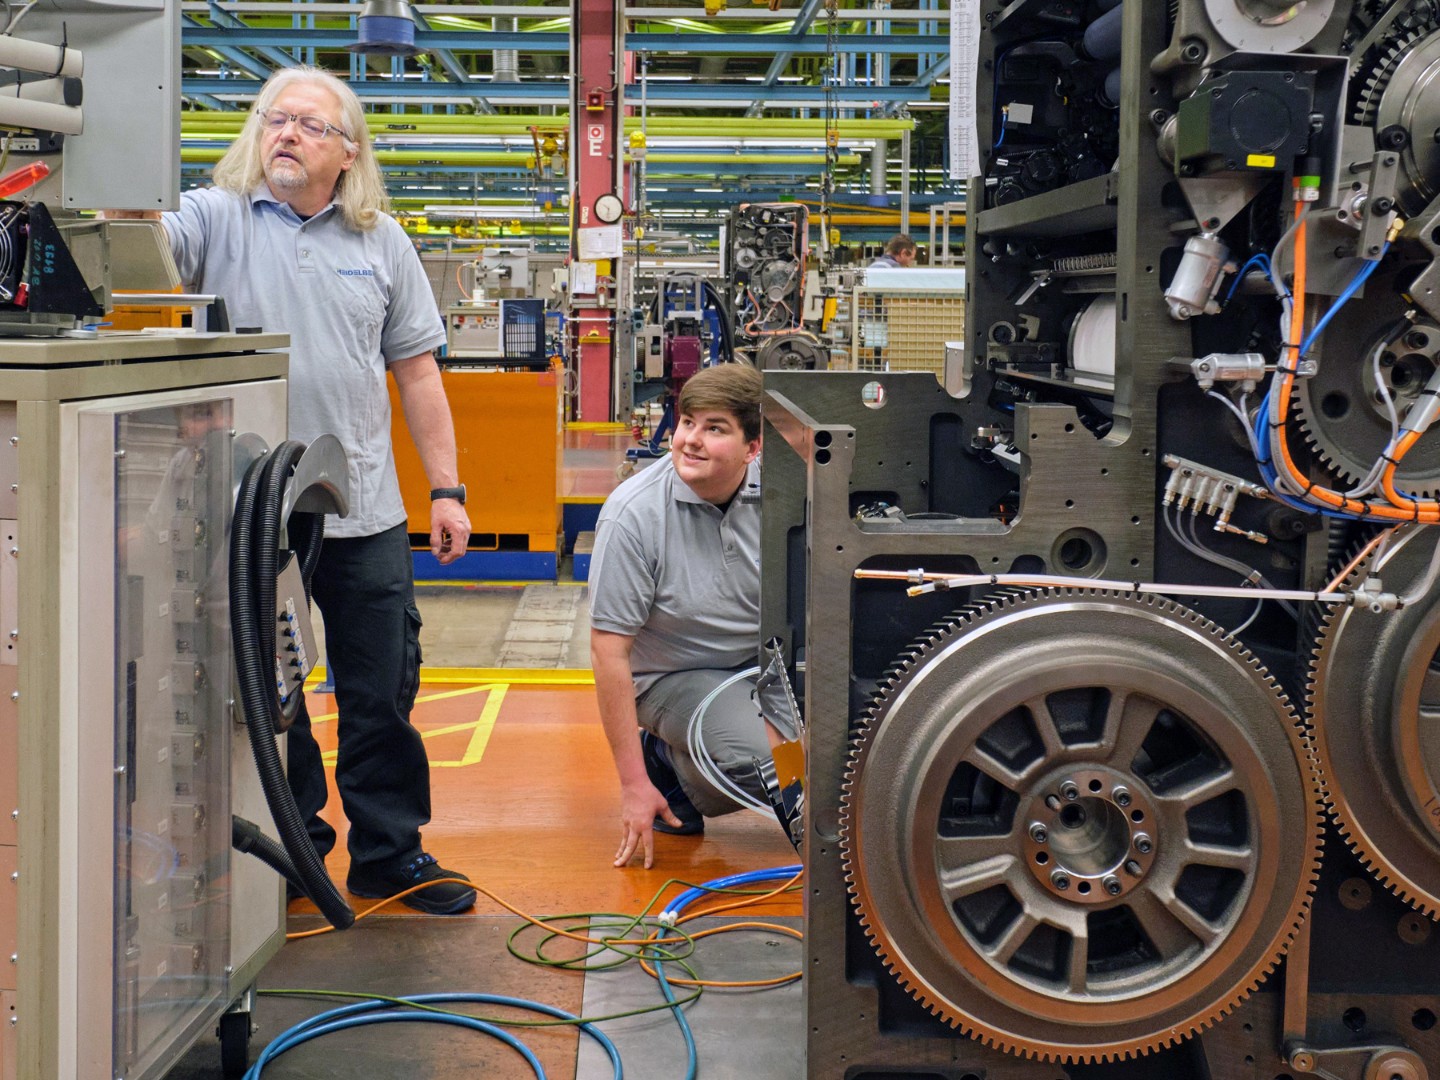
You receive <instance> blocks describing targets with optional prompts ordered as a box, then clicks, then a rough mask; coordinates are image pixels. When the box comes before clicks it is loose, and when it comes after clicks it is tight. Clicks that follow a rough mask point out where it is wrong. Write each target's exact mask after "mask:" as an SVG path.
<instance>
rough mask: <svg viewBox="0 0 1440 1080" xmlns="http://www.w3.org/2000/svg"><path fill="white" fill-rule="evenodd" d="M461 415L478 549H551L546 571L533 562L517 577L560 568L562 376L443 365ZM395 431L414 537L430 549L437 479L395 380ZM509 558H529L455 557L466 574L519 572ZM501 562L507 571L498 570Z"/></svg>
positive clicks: (473, 543) (462, 454) (464, 469)
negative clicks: (432, 478)
mask: <svg viewBox="0 0 1440 1080" xmlns="http://www.w3.org/2000/svg"><path fill="white" fill-rule="evenodd" d="M440 378H441V380H442V382H443V383H444V386H445V394H446V397H447V398H448V399H449V401H450V414H451V416H453V417H454V420H455V444H456V449H457V450H458V452H459V466H460V481H461V483H463V484H464V485H465V488H466V507H465V508H466V510H467V511H468V512H469V514H470V526H471V530H472V531H471V536H470V547H469V550H470V551H471V552H496V553H521V552H532V553H548V554H549V555H550V556H551V559H550V560H549V562H548V565H550V566H551V567H552V569H551V570H550V572H549V573H548V575H546V574H542V573H536V572H534V571H533V570H527V571H525V572H524V573H523V574H521V575H518V576H526V577H540V576H549V577H551V578H553V577H554V576H555V573H554V570H553V566H554V565H555V563H556V562H557V561H558V557H559V554H560V551H561V550H562V546H563V541H562V540H561V539H560V535H561V534H560V504H559V484H560V480H559V477H560V438H561V424H560V408H561V398H560V378H559V373H558V372H557V371H556V370H555V369H553V368H552V369H550V370H549V371H540V372H536V371H486V370H479V369H473V368H464V367H445V366H442V367H441V369H440ZM390 405H391V412H392V415H391V434H392V437H393V442H394V446H395V468H396V470H397V471H398V473H399V476H400V494H401V496H402V497H403V498H404V500H405V514H406V517H407V518H408V524H409V532H410V541H411V544H412V545H413V546H414V547H415V548H416V549H417V550H418V549H421V548H423V549H425V550H426V552H427V553H428V549H429V546H430V482H429V480H428V479H427V478H426V476H425V470H424V469H423V468H421V466H420V456H419V454H418V453H417V452H416V450H415V444H414V442H413V441H412V440H411V438H410V433H409V430H408V429H407V428H406V426H405V415H404V413H403V412H402V411H401V408H400V401H399V398H398V396H397V394H396V390H395V384H394V382H393V381H392V382H391V384H390ZM506 565H516V566H521V567H524V566H527V565H529V566H533V565H535V564H534V563H529V564H527V563H525V562H524V561H523V560H520V561H516V560H510V562H509V564H507V563H505V562H503V561H500V560H488V561H487V560H486V559H484V558H475V557H474V556H467V557H466V558H464V559H462V560H460V562H458V563H454V564H452V566H453V567H454V570H455V571H456V573H457V574H458V575H459V576H460V577H463V578H482V577H506V576H517V575H514V574H510V573H508V572H506V570H505V569H504V567H505V566H506ZM497 567H499V568H500V569H499V570H497Z"/></svg>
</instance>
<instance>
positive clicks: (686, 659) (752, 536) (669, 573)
mask: <svg viewBox="0 0 1440 1080" xmlns="http://www.w3.org/2000/svg"><path fill="white" fill-rule="evenodd" d="M759 495H760V464H759V461H758V460H756V461H752V462H751V463H750V466H749V468H748V470H747V472H746V476H745V482H744V484H742V485H741V488H740V491H739V493H738V494H737V495H736V497H735V499H734V500H733V501H732V502H731V503H730V506H729V508H728V509H727V510H726V511H725V513H723V514H722V513H721V512H720V508H719V507H718V506H715V505H714V504H712V503H708V502H706V501H705V500H704V499H702V498H700V496H698V495H696V494H695V493H694V492H693V491H691V490H690V488H689V486H688V485H687V484H686V483H685V481H683V480H681V479H680V477H679V476H678V475H677V474H676V472H675V466H674V465H673V464H672V463H671V461H670V459H669V458H666V459H665V460H664V461H661V462H657V463H656V464H654V465H652V466H650V467H649V468H647V469H645V470H644V471H643V472H640V473H637V474H636V475H634V476H632V477H630V478H629V479H628V480H626V481H625V482H624V483H623V484H621V485H620V486H619V487H618V488H616V489H615V491H614V492H612V493H611V495H610V497H609V498H608V499H606V500H605V505H604V507H602V508H601V510H600V519H599V521H598V522H597V523H596V526H595V554H594V556H593V558H592V561H591V570H590V625H591V626H593V627H595V628H596V629H599V630H606V631H609V632H611V633H616V634H626V635H629V636H632V637H634V639H635V643H634V646H633V648H632V650H631V653H630V667H631V670H632V672H633V673H634V676H635V692H636V693H637V694H640V693H644V692H645V691H646V690H648V689H649V688H650V687H651V686H652V685H653V684H654V683H655V681H656V680H657V679H658V678H659V677H660V676H661V675H666V674H669V673H670V672H672V671H688V670H691V669H694V668H738V667H742V666H744V665H747V664H753V663H754V662H755V658H756V654H757V652H758V639H759V634H760V501H759Z"/></svg>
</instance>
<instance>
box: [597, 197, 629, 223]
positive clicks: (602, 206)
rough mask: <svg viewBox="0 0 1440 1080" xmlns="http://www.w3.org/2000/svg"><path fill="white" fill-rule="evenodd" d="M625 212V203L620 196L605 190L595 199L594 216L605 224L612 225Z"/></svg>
mask: <svg viewBox="0 0 1440 1080" xmlns="http://www.w3.org/2000/svg"><path fill="white" fill-rule="evenodd" d="M624 213H625V204H624V203H622V202H621V201H620V196H618V195H615V194H613V193H610V192H607V193H606V194H604V195H601V196H600V197H599V198H598V199H596V200H595V217H596V218H598V219H599V220H600V221H603V222H604V223H605V224H606V225H614V224H615V222H617V221H619V220H620V217H621V215H622V214H624Z"/></svg>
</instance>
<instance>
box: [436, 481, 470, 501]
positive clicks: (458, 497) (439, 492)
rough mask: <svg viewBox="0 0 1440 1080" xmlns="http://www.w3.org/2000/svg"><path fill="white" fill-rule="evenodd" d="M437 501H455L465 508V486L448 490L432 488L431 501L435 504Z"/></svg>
mask: <svg viewBox="0 0 1440 1080" xmlns="http://www.w3.org/2000/svg"><path fill="white" fill-rule="evenodd" d="M436 499H454V500H455V501H456V502H458V503H460V504H461V505H462V506H463V505H464V504H465V485H464V484H461V485H460V486H459V487H448V488H431V489H430V501H431V502H434V501H435V500H436Z"/></svg>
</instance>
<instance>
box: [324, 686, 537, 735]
mask: <svg viewBox="0 0 1440 1080" xmlns="http://www.w3.org/2000/svg"><path fill="white" fill-rule="evenodd" d="M504 685H508V684H504ZM490 689H492V684H490V683H485V684H483V685H481V686H467V687H465V688H464V689H463V690H442V691H440V692H439V693H438V694H422V695H420V696H419V697H417V698H416V699H415V704H416V705H424V704H425V703H426V702H427V701H443V700H444V699H445V698H452V697H461V696H463V695H465V694H479V693H483V692H484V691H486V690H490ZM339 715H340V714H339V713H338V712H328V713H318V714H316V715H313V716H311V717H310V726H311V727H314V726H315V725H316V724H327V723H329V722H330V721H331V720H334V719H335V718H336V717H338V716H339Z"/></svg>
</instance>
